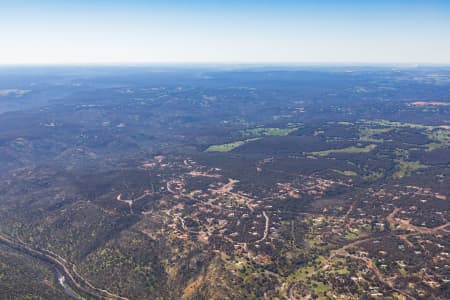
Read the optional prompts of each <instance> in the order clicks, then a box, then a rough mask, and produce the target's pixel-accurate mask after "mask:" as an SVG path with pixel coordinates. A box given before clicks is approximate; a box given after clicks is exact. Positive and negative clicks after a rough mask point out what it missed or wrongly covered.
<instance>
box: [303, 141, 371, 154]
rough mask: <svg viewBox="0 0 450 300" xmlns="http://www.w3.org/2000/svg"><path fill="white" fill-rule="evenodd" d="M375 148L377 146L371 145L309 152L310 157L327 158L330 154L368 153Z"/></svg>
mask: <svg viewBox="0 0 450 300" xmlns="http://www.w3.org/2000/svg"><path fill="white" fill-rule="evenodd" d="M376 147H377V145H374V144H371V145H367V146H365V147H355V146H352V147H347V148H342V149H331V150H324V151H316V152H311V153H310V154H311V155H314V156H328V155H331V154H340V153H368V152H370V151H372V150H374V149H375V148H376Z"/></svg>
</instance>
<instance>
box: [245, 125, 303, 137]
mask: <svg viewBox="0 0 450 300" xmlns="http://www.w3.org/2000/svg"><path fill="white" fill-rule="evenodd" d="M297 129H298V128H297V127H293V128H262V127H261V128H253V129H246V130H241V131H239V134H240V135H241V136H242V137H251V136H256V137H261V136H286V135H288V134H289V133H291V132H292V131H295V130H297Z"/></svg>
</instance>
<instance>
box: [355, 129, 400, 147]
mask: <svg viewBox="0 0 450 300" xmlns="http://www.w3.org/2000/svg"><path fill="white" fill-rule="evenodd" d="M393 129H394V128H367V127H366V128H361V129H360V131H359V134H360V136H359V140H360V141H363V142H371V143H382V142H384V140H383V139H375V138H373V136H374V135H377V134H382V133H386V132H389V131H391V130H393Z"/></svg>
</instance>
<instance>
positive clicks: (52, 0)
mask: <svg viewBox="0 0 450 300" xmlns="http://www.w3.org/2000/svg"><path fill="white" fill-rule="evenodd" d="M0 38H1V41H2V42H1V46H0V64H85V63H98V64H109V63H115V64H117V63H129V64H135V63H291V62H292V63H306V64H315V63H436V64H450V1H449V0H447V1H433V0H428V1H414V0H410V1H400V0H391V1H385V0H378V1H364V0H360V1H355V0H353V1H351V0H340V1H331V0H323V1H321V0H310V1H302V0H298V1H288V0H273V1H268V0H259V1H256V0H241V1H237V0H224V1H206V0H190V1H188V0H165V1H152V0H147V1H144V0H128V1H120V0H109V1H106V0H90V1H88V0H79V1H65V0H59V1H56V0H42V1H37V0H36V1H32V0H27V1H26V0H13V1H12V0H8V1H6V0H0Z"/></svg>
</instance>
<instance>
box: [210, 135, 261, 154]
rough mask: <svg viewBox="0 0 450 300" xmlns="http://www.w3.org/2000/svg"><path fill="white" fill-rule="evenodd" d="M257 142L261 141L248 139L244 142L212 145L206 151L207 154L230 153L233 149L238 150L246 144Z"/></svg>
mask: <svg viewBox="0 0 450 300" xmlns="http://www.w3.org/2000/svg"><path fill="white" fill-rule="evenodd" d="M256 140H259V138H254V139H247V140H244V141H236V142H232V143H228V144H222V145H212V146H209V147H208V149H206V152H229V151H231V150H233V149H236V148H237V147H239V146H242V145H244V144H245V143H248V142H252V141H256Z"/></svg>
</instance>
